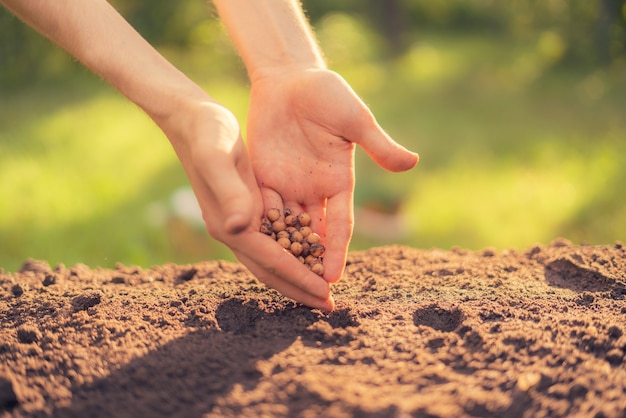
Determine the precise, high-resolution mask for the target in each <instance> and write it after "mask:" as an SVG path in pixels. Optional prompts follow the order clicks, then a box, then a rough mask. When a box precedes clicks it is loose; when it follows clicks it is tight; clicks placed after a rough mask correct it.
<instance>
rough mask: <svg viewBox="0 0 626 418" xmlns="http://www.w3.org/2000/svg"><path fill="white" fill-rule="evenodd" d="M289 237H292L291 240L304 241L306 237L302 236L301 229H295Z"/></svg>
mask: <svg viewBox="0 0 626 418" xmlns="http://www.w3.org/2000/svg"><path fill="white" fill-rule="evenodd" d="M289 238H290V239H291V242H302V241H304V237H303V236H302V233H301V232H300V231H293V232H292V233H291V236H290V237H289Z"/></svg>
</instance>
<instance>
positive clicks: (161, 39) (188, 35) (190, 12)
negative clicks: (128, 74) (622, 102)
mask: <svg viewBox="0 0 626 418" xmlns="http://www.w3.org/2000/svg"><path fill="white" fill-rule="evenodd" d="M111 3H112V4H113V5H114V6H115V7H116V8H117V9H118V10H119V11H120V13H121V14H122V15H123V16H125V17H126V18H127V19H128V20H129V21H130V22H131V24H132V25H133V26H134V27H135V28H136V29H137V30H138V31H139V32H140V33H141V34H142V35H143V36H144V37H145V38H147V39H148V40H149V41H150V42H151V43H153V44H154V45H156V46H162V45H168V46H175V47H177V48H188V47H190V46H192V44H193V43H194V42H196V41H197V35H198V33H202V31H198V30H196V29H197V28H198V27H200V26H202V25H203V24H205V23H206V22H208V21H211V20H214V19H216V16H215V13H213V12H212V11H211V7H210V6H207V4H206V3H205V2H202V1H198V0H180V1H176V2H158V3H154V2H148V1H145V0H125V1H121V0H111ZM303 6H304V8H305V10H306V12H307V14H308V15H309V16H310V17H311V19H312V21H313V23H314V24H315V23H316V22H317V21H319V20H320V19H322V18H324V16H326V15H328V14H329V13H337V12H344V13H349V14H352V15H356V16H359V18H360V19H362V20H363V22H365V23H366V24H367V25H369V26H371V27H372V28H374V29H375V30H376V31H378V32H379V33H380V34H381V35H382V38H383V39H385V40H386V43H387V45H386V48H384V51H386V52H387V54H391V55H394V54H399V53H402V52H403V50H404V48H405V46H407V45H408V43H409V42H408V40H409V39H411V37H412V36H414V35H415V34H416V33H417V34H419V32H420V31H425V30H443V31H449V32H462V31H481V32H485V34H486V36H509V37H512V38H532V37H537V38H539V37H541V36H543V38H542V42H544V43H545V48H548V49H550V48H552V50H553V53H555V54H558V57H557V58H558V61H559V62H562V63H564V64H567V65H585V66H599V65H607V64H610V63H611V62H614V61H616V60H622V61H624V60H625V56H626V0H595V1H592V0H511V1H507V2H502V1H496V0H446V1H432V0H386V1H380V0H343V1H341V2H336V1H334V0H303ZM206 43H209V44H210V40H209V42H205V44H206ZM208 46H209V47H210V45H208ZM77 68H79V66H78V65H77V64H76V63H74V62H73V60H71V59H69V58H68V57H67V55H66V54H65V53H64V52H63V51H60V50H59V49H58V48H53V47H51V44H50V42H49V41H47V40H45V39H43V38H42V37H41V36H40V35H39V34H37V33H36V32H35V31H33V30H32V29H30V28H28V27H27V26H26V25H24V24H23V23H22V22H20V21H19V20H18V19H16V18H15V17H14V16H12V15H11V14H10V13H9V12H8V11H7V10H5V9H3V8H0V85H4V86H9V85H15V84H21V83H26V82H28V81H29V80H30V79H32V78H33V77H47V76H51V75H52V76H55V75H58V74H65V73H67V74H72V73H73V72H75V71H77Z"/></svg>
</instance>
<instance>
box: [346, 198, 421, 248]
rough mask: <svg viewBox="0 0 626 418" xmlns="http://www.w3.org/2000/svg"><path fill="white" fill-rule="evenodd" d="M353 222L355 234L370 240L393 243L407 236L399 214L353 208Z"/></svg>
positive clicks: (406, 230)
mask: <svg viewBox="0 0 626 418" xmlns="http://www.w3.org/2000/svg"><path fill="white" fill-rule="evenodd" d="M354 221H355V223H354V229H355V232H356V233H359V234H361V235H365V236H367V237H370V238H375V239H379V240H384V241H388V242H393V241H398V240H401V239H403V238H406V237H407V236H408V229H407V225H406V222H405V221H404V217H403V216H402V213H401V212H394V213H385V212H380V211H377V210H375V209H370V208H367V207H363V206H361V207H357V208H355V211H354Z"/></svg>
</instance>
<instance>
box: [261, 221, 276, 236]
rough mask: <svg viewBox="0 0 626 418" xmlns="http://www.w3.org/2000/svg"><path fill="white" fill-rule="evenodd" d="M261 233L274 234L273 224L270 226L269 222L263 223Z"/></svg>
mask: <svg viewBox="0 0 626 418" xmlns="http://www.w3.org/2000/svg"><path fill="white" fill-rule="evenodd" d="M261 232H262V233H264V234H265V235H272V233H273V232H274V231H272V224H270V223H269V222H263V223H261Z"/></svg>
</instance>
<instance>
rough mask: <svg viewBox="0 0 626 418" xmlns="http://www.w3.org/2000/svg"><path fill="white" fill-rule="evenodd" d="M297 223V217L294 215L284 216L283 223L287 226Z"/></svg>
mask: <svg viewBox="0 0 626 418" xmlns="http://www.w3.org/2000/svg"><path fill="white" fill-rule="evenodd" d="M296 223H298V217H297V216H295V215H287V216H285V224H287V225H289V226H295V225H296Z"/></svg>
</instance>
